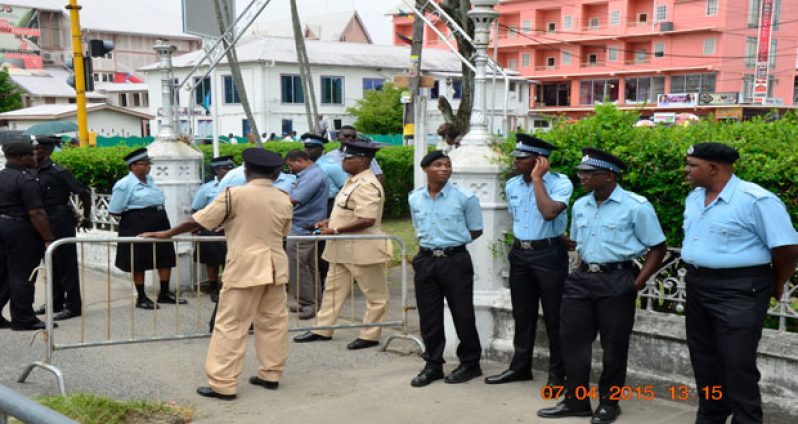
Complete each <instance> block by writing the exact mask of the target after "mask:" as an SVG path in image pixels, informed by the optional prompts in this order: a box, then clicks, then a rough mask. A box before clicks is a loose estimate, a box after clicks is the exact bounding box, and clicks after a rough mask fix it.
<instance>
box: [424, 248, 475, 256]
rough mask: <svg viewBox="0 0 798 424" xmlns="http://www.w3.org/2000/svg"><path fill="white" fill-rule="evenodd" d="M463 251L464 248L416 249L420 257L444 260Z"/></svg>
mask: <svg viewBox="0 0 798 424" xmlns="http://www.w3.org/2000/svg"><path fill="white" fill-rule="evenodd" d="M465 251H466V247H465V246H455V247H441V248H438V249H429V248H426V247H420V248H419V249H418V254H419V255H421V256H432V257H434V258H445V257H447V256H452V255H454V254H456V253H462V252H465Z"/></svg>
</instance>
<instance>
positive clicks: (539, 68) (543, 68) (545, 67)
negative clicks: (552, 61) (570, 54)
mask: <svg viewBox="0 0 798 424" xmlns="http://www.w3.org/2000/svg"><path fill="white" fill-rule="evenodd" d="M557 69H560V67H559V66H558V65H551V66H549V65H538V66H535V70H536V71H556V70H557Z"/></svg>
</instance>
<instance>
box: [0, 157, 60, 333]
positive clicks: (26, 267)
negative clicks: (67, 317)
mask: <svg viewBox="0 0 798 424" xmlns="http://www.w3.org/2000/svg"><path fill="white" fill-rule="evenodd" d="M3 153H4V154H5V156H6V167H5V169H3V170H0V310H2V309H3V308H4V307H5V305H6V303H8V302H9V300H10V301H11V324H10V327H11V329H12V330H14V331H27V330H41V329H43V328H44V322H42V321H39V319H38V318H36V314H34V313H33V296H34V285H33V284H34V281H35V278H36V276H35V274H34V275H33V278H31V274H33V271H34V270H35V269H36V267H37V266H38V265H39V263H40V262H41V260H42V255H43V253H44V249H45V248H46V247H47V246H48V245H49V244H50V242H52V241H53V235H52V233H51V232H50V225H49V224H48V222H47V213H46V212H45V211H44V208H43V206H44V203H43V201H42V190H41V186H39V182H38V181H37V180H36V170H35V169H34V167H35V162H34V160H33V145H32V144H30V142H27V143H24V142H12V143H6V144H4V145H3ZM0 324H3V325H4V326H5V327H8V326H9V325H8V323H7V322H5V319H3V320H2V322H0Z"/></svg>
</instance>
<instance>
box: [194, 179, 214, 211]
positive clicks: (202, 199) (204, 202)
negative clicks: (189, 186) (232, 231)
mask: <svg viewBox="0 0 798 424" xmlns="http://www.w3.org/2000/svg"><path fill="white" fill-rule="evenodd" d="M218 195H219V179H218V178H214V179H213V180H211V181H208V182H207V183H205V184H203V185H201V186H200V188H199V190H197V193H196V194H195V195H194V200H193V201H192V202H191V209H192V210H195V211H199V210H202V209H204V208H205V206H208V204H209V203H211V202H213V199H215V198H216V196H218Z"/></svg>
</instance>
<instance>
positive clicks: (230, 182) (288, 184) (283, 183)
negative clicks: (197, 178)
mask: <svg viewBox="0 0 798 424" xmlns="http://www.w3.org/2000/svg"><path fill="white" fill-rule="evenodd" d="M246 183H247V177H246V175H244V166H243V165H240V166H237V167H235V168H233V169H231V170H230V171H229V172H228V173H227V174H225V175H224V177H223V178H222V180H221V181H219V187H218V189H217V195H218V194H219V193H221V192H223V191H224V190H225V189H226V188H227V187H239V186H242V185H244V184H246ZM295 184H296V175H293V174H286V173H285V172H281V173H280V175H279V176H278V177H277V179H276V180H274V182H273V183H272V185H274V187H276V188H278V189H280V190H282V191H284V192H286V193H288V194H291V190H293V188H294V185H295Z"/></svg>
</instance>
